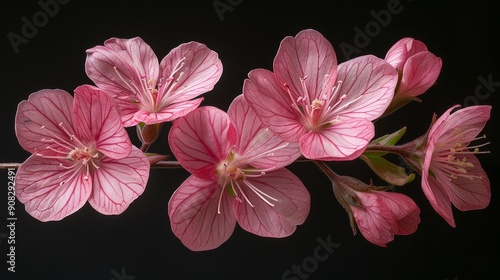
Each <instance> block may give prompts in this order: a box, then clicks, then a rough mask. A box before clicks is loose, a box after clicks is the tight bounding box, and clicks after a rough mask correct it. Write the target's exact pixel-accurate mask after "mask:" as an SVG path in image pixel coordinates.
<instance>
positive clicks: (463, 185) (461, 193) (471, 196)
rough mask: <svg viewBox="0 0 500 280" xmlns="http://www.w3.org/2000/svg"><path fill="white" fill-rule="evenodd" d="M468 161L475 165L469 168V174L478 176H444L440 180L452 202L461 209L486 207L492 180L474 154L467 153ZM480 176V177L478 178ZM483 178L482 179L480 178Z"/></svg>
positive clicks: (489, 197) (488, 201)
mask: <svg viewBox="0 0 500 280" xmlns="http://www.w3.org/2000/svg"><path fill="white" fill-rule="evenodd" d="M465 158H466V159H467V162H470V163H472V164H473V165H474V167H472V168H470V169H468V170H467V171H468V173H467V175H471V176H477V177H474V178H464V177H461V176H458V178H457V179H452V180H451V181H450V180H449V179H448V178H442V179H440V180H439V181H440V182H441V184H442V185H443V187H444V188H445V190H446V192H447V194H448V196H449V197H450V200H451V202H452V203H453V205H454V206H455V207H457V208H458V209H459V210H461V211H469V210H478V209H484V208H486V207H487V206H488V204H489V203H490V199H491V189H490V181H489V179H488V175H487V174H486V172H485V171H484V170H483V168H482V167H481V163H480V162H479V160H478V159H477V158H476V157H475V156H474V155H465ZM478 177H479V178H478ZM480 178H481V179H480Z"/></svg>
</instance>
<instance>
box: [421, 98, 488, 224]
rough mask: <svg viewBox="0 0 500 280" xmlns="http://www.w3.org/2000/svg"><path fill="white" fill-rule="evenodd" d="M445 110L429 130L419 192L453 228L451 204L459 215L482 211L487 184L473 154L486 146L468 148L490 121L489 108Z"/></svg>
mask: <svg viewBox="0 0 500 280" xmlns="http://www.w3.org/2000/svg"><path fill="white" fill-rule="evenodd" d="M456 107H458V105H457V106H454V107H452V108H450V109H448V110H447V111H446V112H445V113H444V114H443V115H442V116H441V117H440V118H439V119H438V120H437V121H436V122H435V123H434V124H433V125H432V127H431V128H430V130H429V133H428V139H427V147H426V151H425V160H424V163H423V170H422V189H423V191H424V193H425V195H426V196H427V198H428V199H429V201H430V203H431V205H432V207H433V208H434V210H436V212H437V213H438V214H439V215H441V216H442V217H443V218H444V219H445V220H446V221H447V222H448V223H449V224H450V225H451V226H453V227H455V221H454V219H453V213H452V208H451V204H453V205H454V206H455V207H456V208H458V209H459V210H461V211H467V210H476V209H483V208H485V207H486V206H488V204H489V202H490V198H491V190H490V181H489V180H488V176H487V174H486V172H485V171H484V170H483V168H482V167H481V164H480V163H479V160H478V159H477V157H476V156H475V154H479V153H483V152H480V151H479V148H480V147H482V146H484V145H486V144H488V143H486V144H479V145H475V144H471V142H473V141H475V140H479V139H484V137H477V136H478V134H479V133H480V132H481V130H483V128H484V126H485V125H486V122H487V121H488V120H489V118H490V111H491V106H487V105H481V106H470V107H466V108H463V109H460V110H457V111H456V112H454V113H451V112H452V110H454V109H455V108H456Z"/></svg>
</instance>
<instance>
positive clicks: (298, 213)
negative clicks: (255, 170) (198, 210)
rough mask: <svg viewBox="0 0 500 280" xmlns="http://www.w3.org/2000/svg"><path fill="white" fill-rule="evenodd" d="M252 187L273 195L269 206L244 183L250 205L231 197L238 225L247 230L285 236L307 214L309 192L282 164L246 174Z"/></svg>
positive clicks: (293, 229)
mask: <svg viewBox="0 0 500 280" xmlns="http://www.w3.org/2000/svg"><path fill="white" fill-rule="evenodd" d="M247 180H248V182H249V183H250V184H251V185H253V187H255V188H257V189H258V190H260V191H262V192H263V193H266V194H267V195H269V196H271V197H273V198H274V199H276V200H277V201H275V200H273V199H270V198H267V200H268V201H269V202H270V203H272V204H274V206H270V205H269V204H268V203H266V202H265V201H264V200H262V199H261V198H260V197H259V196H258V195H257V194H256V193H255V192H254V191H252V190H250V189H249V188H248V187H245V186H244V183H240V185H242V186H244V191H245V193H246V195H247V197H248V200H249V201H250V202H251V203H252V204H253V205H254V207H251V206H250V205H249V204H248V203H246V202H245V201H242V202H238V201H237V200H234V202H233V206H234V210H235V213H236V219H237V220H238V223H239V225H240V226H241V227H242V228H243V229H245V230H246V231H248V232H251V233H253V234H256V235H259V236H264V237H286V236H289V235H291V234H292V233H293V232H295V230H296V228H297V225H301V224H302V223H304V221H305V220H306V218H307V216H308V215H309V209H310V203H311V202H310V196H309V192H308V191H307V189H306V187H305V186H304V185H303V184H302V182H301V181H300V179H299V178H298V177H297V176H295V175H294V174H293V173H292V172H291V171H289V170H287V169H285V168H282V169H279V170H277V171H274V172H269V173H267V174H266V175H264V176H261V177H257V178H248V179H247ZM265 198H266V197H265Z"/></svg>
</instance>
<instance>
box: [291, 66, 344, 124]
mask: <svg viewBox="0 0 500 280" xmlns="http://www.w3.org/2000/svg"><path fill="white" fill-rule="evenodd" d="M306 81H307V76H306V77H303V78H300V83H301V85H302V92H303V95H302V96H301V95H300V94H293V93H292V92H291V91H290V87H289V86H288V85H287V84H285V85H284V88H285V90H286V91H287V92H288V95H289V97H290V99H291V100H292V107H293V108H295V109H296V110H297V112H298V113H299V115H300V116H301V120H302V123H303V125H304V126H305V127H306V128H307V129H308V130H310V131H318V130H322V129H323V128H325V127H328V126H331V125H334V124H338V123H339V122H340V117H339V115H338V114H337V112H338V110H337V107H338V105H339V103H340V102H341V101H343V100H344V99H345V97H346V96H345V94H344V95H342V96H338V95H339V89H340V86H341V85H342V82H341V81H339V82H337V85H336V86H334V87H333V89H332V90H329V91H326V93H324V94H320V95H319V97H318V98H315V99H314V100H312V101H311V100H309V98H310V97H309V93H308V90H307V86H306ZM325 81H327V76H325ZM325 85H326V82H325V84H323V88H322V89H321V92H325ZM297 95H298V96H299V97H298V98H294V96H297Z"/></svg>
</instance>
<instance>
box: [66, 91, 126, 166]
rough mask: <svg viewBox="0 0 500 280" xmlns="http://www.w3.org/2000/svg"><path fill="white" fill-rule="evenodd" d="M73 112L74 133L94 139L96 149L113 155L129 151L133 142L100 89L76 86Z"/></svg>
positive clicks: (109, 99) (122, 156) (110, 101)
mask: <svg viewBox="0 0 500 280" xmlns="http://www.w3.org/2000/svg"><path fill="white" fill-rule="evenodd" d="M73 114H74V120H75V128H76V134H77V136H78V137H79V138H80V139H85V140H87V141H88V142H92V143H95V145H96V148H97V150H99V152H101V153H103V154H105V155H106V156H108V157H110V158H114V159H120V158H124V157H126V156H127V155H128V154H129V153H130V151H131V149H132V142H131V141H130V138H129V136H128V134H127V131H126V130H125V128H124V127H123V124H122V121H121V118H120V115H119V114H118V111H116V108H115V107H114V105H113V101H112V100H111V97H109V96H107V95H106V93H104V92H103V91H102V90H100V89H99V88H96V87H93V86H89V85H83V86H79V87H77V88H76V89H75V102H74V104H73Z"/></svg>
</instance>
